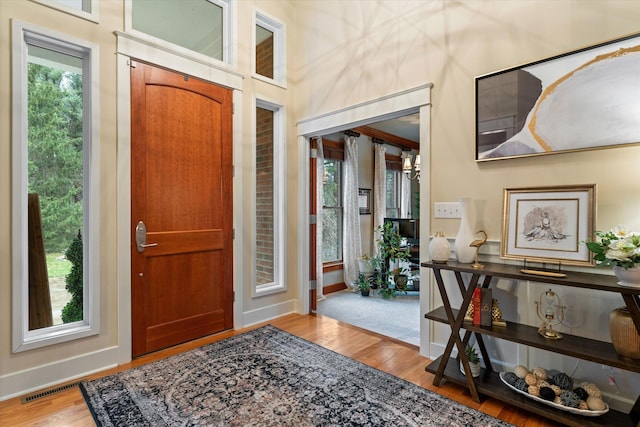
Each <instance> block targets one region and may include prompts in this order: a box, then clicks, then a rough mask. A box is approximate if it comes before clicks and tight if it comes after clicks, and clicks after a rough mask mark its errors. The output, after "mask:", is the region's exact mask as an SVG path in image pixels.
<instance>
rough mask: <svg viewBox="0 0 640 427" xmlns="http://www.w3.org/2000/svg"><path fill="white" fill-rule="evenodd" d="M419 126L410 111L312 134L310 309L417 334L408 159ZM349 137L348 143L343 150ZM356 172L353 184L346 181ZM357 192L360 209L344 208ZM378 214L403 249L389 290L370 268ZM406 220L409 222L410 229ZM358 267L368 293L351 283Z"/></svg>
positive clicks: (414, 206) (402, 335)
mask: <svg viewBox="0 0 640 427" xmlns="http://www.w3.org/2000/svg"><path fill="white" fill-rule="evenodd" d="M419 126H420V120H419V113H417V112H416V113H413V114H409V115H405V116H400V117H397V118H390V119H387V120H383V121H377V122H373V123H371V124H366V125H361V126H357V127H353V128H350V129H347V130H344V131H340V132H333V133H330V134H326V135H324V136H322V137H319V138H315V139H314V140H312V149H315V150H316V152H315V155H316V159H317V160H316V162H315V166H314V165H312V166H311V167H312V169H313V168H314V167H315V168H317V169H316V170H315V171H314V170H312V171H311V177H312V179H311V180H310V183H311V192H312V193H313V194H314V195H315V196H316V199H317V200H316V203H317V206H316V212H315V214H316V217H317V221H316V224H317V227H316V234H315V236H312V239H311V240H312V241H313V240H314V238H315V242H314V243H313V245H312V247H310V251H311V252H312V254H313V252H314V251H315V258H316V260H317V263H318V265H316V267H315V273H316V294H317V296H316V298H317V303H316V310H315V311H316V312H317V313H318V314H322V315H326V316H328V317H332V318H335V319H337V320H341V321H344V322H346V323H349V324H353V325H355V326H359V327H363V328H365V329H368V330H371V331H374V332H378V333H381V334H383V335H386V336H390V337H392V338H396V339H399V340H401V341H405V342H408V343H410V344H414V345H419V342H420V319H419V313H420V309H419V304H420V301H419V299H420V294H419V292H420V286H419V284H420V277H419V248H420V240H419V218H420V204H419V200H420V185H419V179H418V175H417V174H416V173H415V172H414V170H413V168H412V167H411V166H412V165H411V159H412V158H416V156H417V155H419V149H420V145H419V144H420V130H419ZM349 142H351V143H352V145H351V148H350V149H346V150H345V144H348V143H349ZM345 151H350V152H349V154H345ZM349 156H351V159H349ZM354 157H355V160H356V161H355V162H354V161H353V160H354ZM405 158H406V159H408V161H409V165H408V167H407V170H406V171H404V170H403V163H406V162H405V161H404V160H405ZM350 168H351V169H353V170H351V169H350ZM356 170H357V172H355V171H356ZM354 178H355V179H356V180H357V185H354V184H353V183H352V182H350V181H351V180H353V179H354ZM314 185H316V186H317V188H314ZM350 192H351V194H349V193H350ZM355 197H357V198H358V200H357V203H358V207H357V209H359V212H354V209H353V208H352V209H351V211H350V209H349V204H350V203H351V204H353V203H354V202H355V200H353V199H354V198H355ZM383 222H390V223H391V224H392V225H393V227H394V230H396V231H397V232H398V236H399V237H400V239H399V240H398V242H397V243H396V244H395V245H396V246H397V248H396V249H397V250H399V251H400V250H401V251H402V253H403V254H404V255H405V257H404V259H403V261H400V263H398V264H397V265H396V266H394V268H397V269H398V271H396V276H393V275H390V276H389V277H390V280H391V282H390V283H389V285H390V286H391V288H392V290H391V292H390V293H389V292H387V291H388V289H386V285H385V289H378V288H377V286H376V284H375V283H374V282H375V277H376V276H375V274H373V275H372V274H371V270H372V268H373V267H372V265H371V264H372V263H373V264H374V265H375V263H376V260H378V261H377V262H378V264H377V265H380V261H381V257H382V255H381V254H380V253H379V250H378V244H379V239H380V235H379V231H378V232H377V231H376V230H380V228H381V227H382V224H383ZM406 224H410V225H412V228H411V231H412V232H411V233H410V235H409V234H408V233H407V231H408V228H407V227H403V225H406ZM353 228H356V229H355V230H354V229H353ZM350 238H354V239H356V240H357V243H358V244H357V251H356V253H357V254H358V255H357V256H358V259H357V263H356V264H355V265H356V268H355V269H353V268H351V269H350V268H349V265H354V263H353V260H349V257H350V256H351V257H352V258H353V256H354V255H353V249H354V247H353V245H352V246H351V247H350V248H349V239H350ZM343 243H344V245H343ZM343 246H344V250H343ZM343 255H344V256H343ZM312 258H313V256H312ZM384 262H386V261H384ZM349 263H351V264H349ZM360 273H362V274H363V275H364V278H365V279H366V281H367V282H371V285H372V289H371V291H370V292H369V295H370V296H368V297H363V296H361V295H360V292H359V290H358V289H357V286H356V285H355V284H354V282H355V281H356V279H357V278H358V276H359V274H360ZM393 277H396V278H398V280H397V283H396V282H394V281H393ZM401 278H402V282H401V280H400V279H401ZM354 291H355V293H354ZM313 302H316V301H312V303H313ZM312 305H313V304H312Z"/></svg>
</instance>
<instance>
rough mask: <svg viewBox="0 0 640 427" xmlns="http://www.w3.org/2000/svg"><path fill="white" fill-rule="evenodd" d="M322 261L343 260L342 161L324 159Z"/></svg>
mask: <svg viewBox="0 0 640 427" xmlns="http://www.w3.org/2000/svg"><path fill="white" fill-rule="evenodd" d="M322 188H323V197H324V199H323V201H324V205H323V207H322V262H323V263H329V262H338V261H341V260H342V216H343V208H342V161H340V160H335V159H325V160H324V178H323V186H322Z"/></svg>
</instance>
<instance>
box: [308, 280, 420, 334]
mask: <svg viewBox="0 0 640 427" xmlns="http://www.w3.org/2000/svg"><path fill="white" fill-rule="evenodd" d="M316 312H317V313H318V314H322V315H323V316H327V317H331V318H332V319H337V320H340V321H342V322H345V323H348V324H350V325H354V326H358V327H360V328H363V329H367V330H369V331H373V332H377V333H379V334H382V335H385V336H388V337H392V338H396V339H398V340H400V341H404V342H407V343H409V344H414V345H420V295H419V293H418V292H408V295H403V294H399V295H397V296H396V297H395V298H390V299H383V298H382V297H380V296H379V295H371V296H368V297H363V296H362V295H360V293H359V292H357V293H354V292H351V291H348V290H347V291H341V292H334V293H331V294H329V295H327V296H326V299H325V300H323V301H318V305H317V310H316Z"/></svg>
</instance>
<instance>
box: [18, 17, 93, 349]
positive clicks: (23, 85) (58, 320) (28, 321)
mask: <svg viewBox="0 0 640 427" xmlns="http://www.w3.org/2000/svg"><path fill="white" fill-rule="evenodd" d="M13 39H14V49H13V58H12V61H13V97H14V99H15V101H14V104H13V153H14V154H13V173H14V179H13V203H12V205H13V213H12V216H13V218H12V221H13V230H14V233H15V234H14V235H13V236H14V237H13V254H12V258H13V286H14V288H13V292H14V300H13V301H14V306H13V313H14V318H13V343H14V345H13V349H14V351H23V350H28V349H31V348H37V347H42V346H44V345H48V344H54V343H58V342H62V341H68V340H71V339H75V338H80V337H85V336H88V335H93V334H97V333H98V319H99V315H98V314H99V313H98V312H99V309H98V289H99V283H98V257H97V248H98V227H97V223H98V209H97V204H98V202H97V194H96V192H95V191H94V189H95V188H97V159H98V157H97V154H98V153H97V149H94V147H97V135H98V132H97V126H96V124H97V120H95V118H96V117H97V114H98V97H97V92H93V91H92V87H93V85H94V84H97V78H96V75H97V69H98V64H97V58H98V52H97V47H96V46H94V45H92V44H89V43H85V42H83V41H79V40H72V39H70V38H66V37H64V36H62V35H60V34H55V35H54V34H50V33H49V32H48V31H44V30H40V29H36V28H32V27H30V26H27V25H22V24H20V23H17V22H15V21H14V22H13Z"/></svg>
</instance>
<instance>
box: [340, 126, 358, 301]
mask: <svg viewBox="0 0 640 427" xmlns="http://www.w3.org/2000/svg"><path fill="white" fill-rule="evenodd" d="M343 207H344V217H343V226H342V227H343V229H342V236H343V242H342V261H343V263H344V283H345V284H346V285H347V287H348V288H349V289H352V290H353V289H354V286H353V282H354V281H355V280H356V279H357V277H358V272H359V270H358V259H360V256H362V243H361V238H360V236H361V233H360V208H359V207H358V144H357V142H356V140H355V138H354V137H347V139H346V141H345V144H344V187H343Z"/></svg>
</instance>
